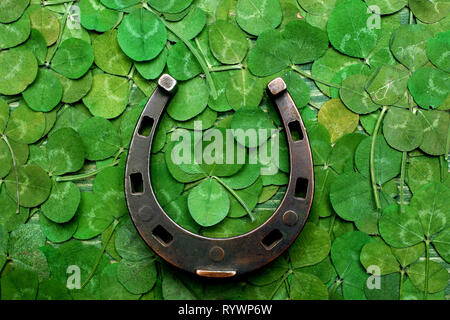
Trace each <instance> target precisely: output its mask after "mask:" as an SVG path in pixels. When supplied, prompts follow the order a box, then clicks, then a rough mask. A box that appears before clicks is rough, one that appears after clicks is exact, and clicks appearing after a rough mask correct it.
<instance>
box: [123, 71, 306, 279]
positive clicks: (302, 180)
mask: <svg viewBox="0 0 450 320" xmlns="http://www.w3.org/2000/svg"><path fill="white" fill-rule="evenodd" d="M176 86H177V83H176V80H175V79H173V78H172V77H170V76H169V75H163V76H162V77H161V78H160V79H159V81H158V88H157V89H156V91H155V92H154V93H153V95H152V96H151V98H150V99H149V100H148V103H147V105H146V106H145V108H144V111H143V112H142V114H141V116H140V119H139V122H138V125H137V126H136V129H135V131H134V135H133V138H132V141H131V144H130V149H129V154H128V159H127V164H126V172H125V194H126V199H127V205H128V209H129V211H130V215H131V218H132V221H133V223H134V225H135V226H136V229H137V230H138V232H139V234H140V236H141V237H142V238H143V239H144V241H145V242H146V243H147V245H148V246H149V247H151V248H152V249H153V250H154V251H155V252H156V253H157V254H158V255H159V256H160V257H161V258H163V259H164V260H166V261H167V262H169V263H170V264H172V265H174V266H176V267H178V268H181V269H184V270H186V271H189V272H191V273H194V274H197V275H199V276H204V277H213V278H226V277H233V276H237V275H242V274H244V273H247V272H250V271H253V270H256V269H259V268H261V267H263V266H264V265H266V264H268V263H270V262H271V261H273V260H275V259H276V258H277V257H279V256H280V255H281V254H282V253H283V252H285V251H286V250H287V249H288V248H289V246H290V245H291V244H292V243H293V242H294V241H295V239H296V238H297V237H298V235H299V234H300V232H301V231H302V229H303V226H304V224H305V222H306V219H307V218H308V214H309V211H310V209H311V205H312V199H313V193H314V173H313V162H312V155H311V148H310V145H309V140H308V135H307V133H306V129H305V126H304V124H303V121H302V119H301V116H300V114H299V112H298V110H297V107H296V106H295V103H294V101H293V100H292V98H291V96H290V95H289V93H288V92H287V89H286V84H285V82H284V81H283V79H281V78H277V79H275V80H273V81H272V82H270V83H269V85H268V90H269V93H270V94H271V96H272V98H273V100H274V102H275V104H276V105H277V108H278V111H279V114H280V116H281V118H282V120H283V126H284V129H285V131H286V137H287V141H288V146H289V160H290V177H289V184H288V186H287V190H286V194H285V195H284V198H283V200H282V202H281V204H280V205H279V207H278V208H277V210H276V211H275V212H274V213H273V215H272V216H271V217H270V218H269V219H268V220H267V221H266V222H265V223H264V224H262V225H261V226H259V227H258V228H256V229H254V230H253V231H251V232H248V233H246V234H243V235H240V236H236V237H232V238H226V239H214V238H207V237H203V236H200V235H197V234H194V233H192V232H189V231H187V230H185V229H183V228H182V227H180V226H179V225H177V224H176V223H175V222H174V221H173V220H172V219H171V218H169V216H168V215H167V214H166V213H165V212H164V210H163V209H162V207H161V206H160V205H159V203H158V201H157V199H156V197H155V193H154V191H153V187H152V184H151V175H150V161H151V148H152V143H153V138H154V136H155V132H156V129H157V127H158V124H159V121H160V120H161V116H162V114H163V112H164V110H165V107H166V106H167V104H168V103H169V101H170V99H171V96H172V95H173V93H174V92H175V89H176Z"/></svg>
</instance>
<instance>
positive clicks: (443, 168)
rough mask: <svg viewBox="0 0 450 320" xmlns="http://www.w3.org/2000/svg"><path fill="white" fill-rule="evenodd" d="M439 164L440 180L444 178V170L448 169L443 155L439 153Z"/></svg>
mask: <svg viewBox="0 0 450 320" xmlns="http://www.w3.org/2000/svg"><path fill="white" fill-rule="evenodd" d="M439 164H440V167H441V182H444V180H445V170H448V163H447V162H446V161H445V156H444V155H441V156H440V157H439Z"/></svg>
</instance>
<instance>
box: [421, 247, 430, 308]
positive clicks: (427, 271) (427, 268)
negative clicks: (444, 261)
mask: <svg viewBox="0 0 450 320" xmlns="http://www.w3.org/2000/svg"><path fill="white" fill-rule="evenodd" d="M425 255H426V260H425V284H424V289H425V290H424V292H423V300H427V299H428V277H429V275H430V241H429V240H428V239H427V240H425Z"/></svg>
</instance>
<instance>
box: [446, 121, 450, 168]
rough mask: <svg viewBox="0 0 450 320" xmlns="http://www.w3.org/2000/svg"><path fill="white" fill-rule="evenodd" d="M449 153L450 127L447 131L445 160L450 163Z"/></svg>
mask: <svg viewBox="0 0 450 320" xmlns="http://www.w3.org/2000/svg"><path fill="white" fill-rule="evenodd" d="M449 152H450V126H448V131H447V147H446V148H445V159H446V161H447V163H448V159H449Z"/></svg>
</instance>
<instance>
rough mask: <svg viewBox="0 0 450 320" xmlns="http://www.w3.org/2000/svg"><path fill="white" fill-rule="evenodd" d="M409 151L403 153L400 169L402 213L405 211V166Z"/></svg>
mask: <svg viewBox="0 0 450 320" xmlns="http://www.w3.org/2000/svg"><path fill="white" fill-rule="evenodd" d="M407 155H408V153H407V152H405V151H404V152H403V153H402V166H401V169H400V211H401V212H402V213H404V212H405V203H404V190H403V188H404V186H405V167H406V157H407Z"/></svg>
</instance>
